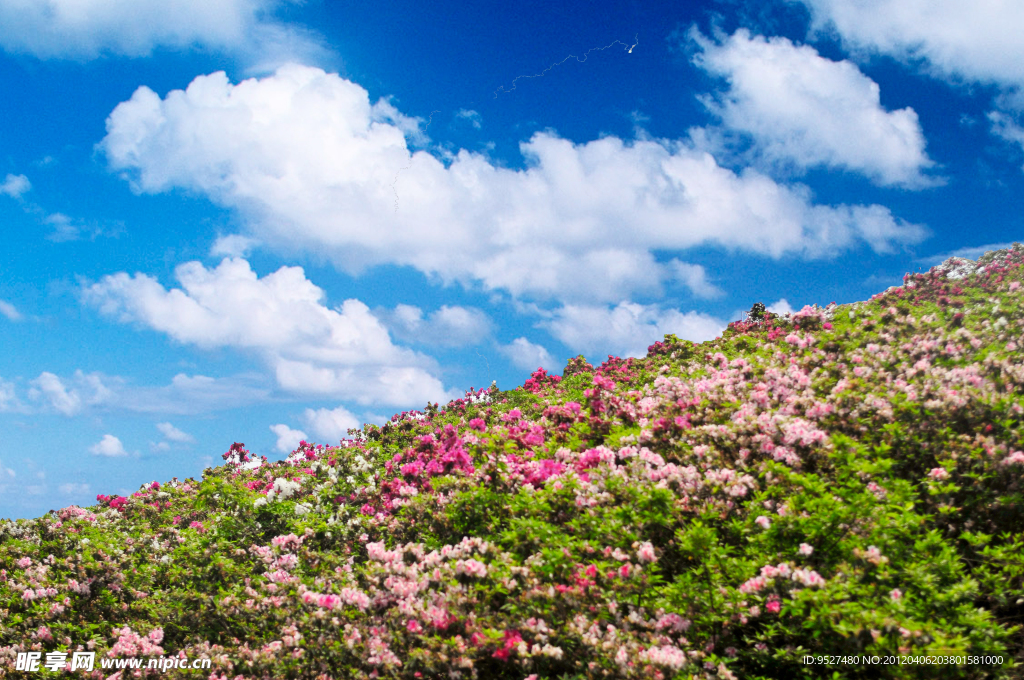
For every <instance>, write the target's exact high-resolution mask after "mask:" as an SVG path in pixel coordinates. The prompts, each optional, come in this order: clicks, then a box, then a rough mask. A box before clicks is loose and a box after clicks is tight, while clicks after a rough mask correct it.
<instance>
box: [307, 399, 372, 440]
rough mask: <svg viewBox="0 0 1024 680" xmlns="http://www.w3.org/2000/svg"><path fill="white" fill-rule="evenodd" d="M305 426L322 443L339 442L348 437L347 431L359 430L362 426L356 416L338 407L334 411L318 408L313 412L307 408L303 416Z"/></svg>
mask: <svg viewBox="0 0 1024 680" xmlns="http://www.w3.org/2000/svg"><path fill="white" fill-rule="evenodd" d="M304 419H305V421H306V426H307V427H309V429H310V431H311V432H313V434H314V435H316V436H317V437H318V438H319V440H320V441H323V442H330V443H334V442H340V441H341V440H342V439H346V438H347V437H348V431H349V430H350V429H353V428H356V429H358V428H361V427H362V426H363V425H362V423H361V422H359V420H358V419H357V418H356V416H355V415H354V414H353V413H352V412H351V411H349V410H348V409H346V408H345V407H344V406H339V407H337V408H334V409H326V408H318V409H316V410H313V409H311V408H307V409H306V412H305V414H304Z"/></svg>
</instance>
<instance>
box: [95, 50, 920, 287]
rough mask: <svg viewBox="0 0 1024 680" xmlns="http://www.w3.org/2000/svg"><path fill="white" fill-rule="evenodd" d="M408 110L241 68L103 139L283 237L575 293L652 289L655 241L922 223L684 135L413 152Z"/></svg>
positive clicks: (290, 242)
mask: <svg viewBox="0 0 1024 680" xmlns="http://www.w3.org/2000/svg"><path fill="white" fill-rule="evenodd" d="M392 108H393V107H392ZM403 120H404V121H405V122H402V121H401V120H397V118H396V114H395V113H394V112H389V111H387V110H385V109H384V108H383V107H381V106H380V104H379V103H378V104H377V105H371V103H370V100H369V97H368V95H367V92H366V90H364V89H363V88H362V87H360V86H359V85H357V84H355V83H353V82H351V81H348V80H345V79H343V78H341V77H339V76H337V75H334V74H328V73H325V72H323V71H321V70H319V69H315V68H309V67H303V66H296V65H290V66H287V67H282V68H281V69H279V70H278V71H277V72H276V74H275V75H273V76H268V77H265V78H262V79H258V80H257V79H251V80H246V81H244V82H242V83H239V84H238V85H233V84H231V83H230V82H229V81H228V78H227V76H226V75H225V74H224V73H215V74H212V75H208V76H200V77H198V78H196V79H195V80H194V81H193V82H192V83H191V84H190V85H189V86H188V88H187V89H186V90H184V91H182V90H175V91H172V92H170V93H169V94H168V95H167V96H166V97H165V98H161V97H160V96H159V95H157V94H156V93H155V92H153V91H152V90H150V89H149V88H146V87H141V88H139V89H138V90H137V91H136V92H135V93H134V94H133V95H132V97H131V99H130V100H128V101H126V102H123V103H121V104H119V105H118V106H117V107H116V108H115V109H114V111H113V112H112V113H111V115H110V116H109V118H108V120H107V135H106V137H105V138H104V140H103V141H102V143H101V148H102V149H103V151H104V152H105V153H106V156H107V158H108V160H109V163H110V166H111V168H112V169H114V170H117V171H121V172H123V173H124V175H125V176H126V177H127V178H129V179H130V181H131V183H132V186H133V188H134V189H135V190H136V191H140V192H162V191H169V190H172V189H174V188H187V189H191V190H195V191H198V192H201V193H203V194H205V195H206V196H208V197H210V198H211V199H212V200H214V201H216V202H217V203H219V204H221V205H224V206H228V207H231V208H234V209H237V210H239V211H240V212H241V213H242V215H243V216H244V217H245V218H246V220H247V224H248V225H249V229H250V230H251V232H252V236H254V237H255V238H258V239H259V240H260V241H261V242H262V243H263V244H265V245H266V246H268V247H271V248H276V249H277V250H278V251H279V252H282V253H284V254H297V253H302V252H316V253H317V254H318V255H320V254H322V255H325V256H327V257H329V258H331V259H332V260H333V261H334V263H335V264H336V265H337V266H338V267H339V268H341V269H343V270H344V271H346V272H348V273H351V274H359V273H361V272H362V271H364V270H365V269H366V268H368V267H371V266H374V265H378V264H384V263H390V264H397V265H407V266H412V267H415V268H416V269H418V270H420V271H422V272H425V273H427V274H428V275H433V276H437V277H440V279H441V280H442V281H444V282H451V281H459V282H462V283H463V284H466V285H473V284H477V283H479V284H482V286H483V287H484V288H485V289H492V290H493V289H502V290H505V291H509V292H511V293H512V294H513V295H517V296H532V297H536V298H555V299H560V300H565V301H573V302H589V303H593V302H594V301H604V302H611V301H617V300H621V299H624V298H627V297H629V296H631V295H633V294H634V293H638V292H644V293H657V292H659V291H660V289H661V286H662V285H663V284H664V283H665V282H666V281H668V280H670V279H671V278H672V275H673V273H672V272H671V271H669V270H668V269H667V268H666V266H665V265H661V264H659V263H658V262H657V261H656V259H655V257H654V252H655V251H673V250H676V251H678V250H682V249H686V248H689V247H692V246H696V245H700V244H717V245H720V246H724V247H725V248H728V249H739V250H744V251H748V252H752V253H756V254H761V255H764V256H769V257H776V258H777V257H782V256H783V255H787V254H788V255H796V256H802V257H827V256H830V255H833V254H835V253H838V252H840V251H843V250H847V249H850V248H854V247H856V246H857V245H858V244H859V243H861V242H865V241H866V242H867V243H868V244H869V245H870V246H871V247H872V248H875V249H882V250H890V249H892V248H893V247H895V246H898V245H900V244H906V243H913V242H917V241H919V240H921V239H922V238H923V236H924V232H923V231H922V230H921V228H919V227H917V226H915V225H910V224H906V223H904V222H902V221H900V220H898V219H896V218H894V217H893V216H892V215H891V214H890V213H889V211H888V210H887V209H885V208H883V207H882V206H877V205H874V206H863V205H836V206H828V205H816V204H814V203H813V201H812V198H811V196H810V192H809V190H807V188H806V187H803V186H801V185H784V184H779V183H777V182H775V181H773V180H772V179H770V178H769V177H767V176H765V175H763V174H760V173H758V172H756V171H753V170H747V171H744V172H742V173H736V172H733V171H732V170H729V169H727V168H724V167H722V166H720V165H719V164H718V162H717V161H716V160H715V158H714V157H713V156H712V155H710V154H708V153H705V152H703V151H700V150H698V149H697V148H695V147H694V146H693V145H692V144H690V143H688V142H671V141H660V142H659V141H651V140H637V141H632V142H627V141H623V140H621V139H618V138H616V137H604V138H602V139H599V140H595V141H591V142H588V143H585V144H574V143H572V142H571V141H569V140H566V139H562V138H560V137H558V136H555V135H553V134H550V133H538V134H535V135H534V136H533V137H532V138H531V139H530V140H529V141H527V142H524V143H523V144H522V145H521V151H522V153H523V155H524V157H525V158H526V161H527V167H526V168H525V169H523V170H516V169H510V168H503V167H499V166H497V165H495V164H493V163H491V162H490V161H489V160H488V159H487V158H486V157H484V156H482V155H480V154H475V153H472V152H469V151H466V150H461V151H459V152H458V153H457V154H455V155H453V156H452V158H451V162H450V164H447V165H446V164H444V163H442V162H441V161H439V160H438V159H436V158H435V157H433V156H432V155H430V154H429V153H426V152H425V151H417V152H415V153H411V152H410V149H409V146H408V144H407V143H406V135H407V134H410V124H409V122H408V121H409V119H408V118H406V119H403ZM389 121H390V122H389ZM396 121H397V122H396ZM410 136H413V135H411V134H410ZM399 170H401V174H400V175H399V174H398V171H399ZM396 193H397V195H398V199H399V200H398V202H397V205H396Z"/></svg>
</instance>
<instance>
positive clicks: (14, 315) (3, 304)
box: [0, 300, 24, 321]
mask: <svg viewBox="0 0 1024 680" xmlns="http://www.w3.org/2000/svg"><path fill="white" fill-rule="evenodd" d="M0 314H3V315H4V316H6V317H7V318H8V319H10V320H11V321H21V320H22V319H23V318H24V317H22V315H21V312H19V311H18V309H17V308H16V307H15V306H14V305H12V304H11V303H10V302H7V301H5V300H0Z"/></svg>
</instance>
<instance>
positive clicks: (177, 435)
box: [156, 423, 196, 444]
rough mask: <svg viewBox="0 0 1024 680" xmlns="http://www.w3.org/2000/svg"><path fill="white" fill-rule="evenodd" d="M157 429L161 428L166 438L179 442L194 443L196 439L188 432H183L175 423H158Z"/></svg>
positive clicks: (161, 432)
mask: <svg viewBox="0 0 1024 680" xmlns="http://www.w3.org/2000/svg"><path fill="white" fill-rule="evenodd" d="M156 429H158V430H160V434H162V435H163V436H164V439H166V440H167V441H170V442H177V443H179V444H192V443H194V442H195V441H196V438H195V437H193V436H192V435H190V434H189V433H187V432H182V431H181V430H179V429H178V428H176V427H175V426H174V425H171V424H170V423H157V424H156Z"/></svg>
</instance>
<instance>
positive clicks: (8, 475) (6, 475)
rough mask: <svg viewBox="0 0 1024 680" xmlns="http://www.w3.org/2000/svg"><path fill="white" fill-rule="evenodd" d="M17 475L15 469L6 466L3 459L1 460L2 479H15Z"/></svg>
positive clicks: (0, 473) (0, 476) (0, 478)
mask: <svg viewBox="0 0 1024 680" xmlns="http://www.w3.org/2000/svg"><path fill="white" fill-rule="evenodd" d="M16 476H17V475H15V474H14V470H12V469H11V468H9V467H4V464H3V461H0V481H3V480H4V479H14V478H15V477H16Z"/></svg>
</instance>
